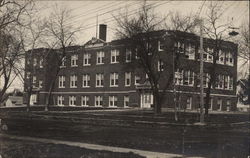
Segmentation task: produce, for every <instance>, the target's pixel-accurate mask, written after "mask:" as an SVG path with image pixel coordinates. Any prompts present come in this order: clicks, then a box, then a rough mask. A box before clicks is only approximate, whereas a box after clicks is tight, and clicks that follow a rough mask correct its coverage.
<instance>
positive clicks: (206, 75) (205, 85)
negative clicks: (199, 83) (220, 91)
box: [203, 73, 210, 88]
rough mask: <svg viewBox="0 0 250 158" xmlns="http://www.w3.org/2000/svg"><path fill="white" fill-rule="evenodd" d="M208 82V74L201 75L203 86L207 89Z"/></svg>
mask: <svg viewBox="0 0 250 158" xmlns="http://www.w3.org/2000/svg"><path fill="white" fill-rule="evenodd" d="M209 81H210V74H208V73H204V74H203V86H204V87H205V88H206V87H208V82H209Z"/></svg>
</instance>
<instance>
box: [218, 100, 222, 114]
mask: <svg viewBox="0 0 250 158" xmlns="http://www.w3.org/2000/svg"><path fill="white" fill-rule="evenodd" d="M217 108H218V110H219V111H221V110H222V99H218V100H217Z"/></svg>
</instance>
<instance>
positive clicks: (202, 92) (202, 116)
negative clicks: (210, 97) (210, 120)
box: [200, 19, 204, 123]
mask: <svg viewBox="0 0 250 158" xmlns="http://www.w3.org/2000/svg"><path fill="white" fill-rule="evenodd" d="M203 53H204V51H203V20H202V19H200V123H204V98H203V96H204V95H203V94H204V87H203Z"/></svg>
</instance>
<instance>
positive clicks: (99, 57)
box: [96, 51, 104, 64]
mask: <svg viewBox="0 0 250 158" xmlns="http://www.w3.org/2000/svg"><path fill="white" fill-rule="evenodd" d="M103 60H104V52H102V51H101V52H97V59H96V64H104V62H103Z"/></svg>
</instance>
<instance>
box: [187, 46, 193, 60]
mask: <svg viewBox="0 0 250 158" xmlns="http://www.w3.org/2000/svg"><path fill="white" fill-rule="evenodd" d="M187 53H188V54H186V55H188V59H190V60H194V59H195V46H194V45H192V44H191V43H189V44H188V49H187Z"/></svg>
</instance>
